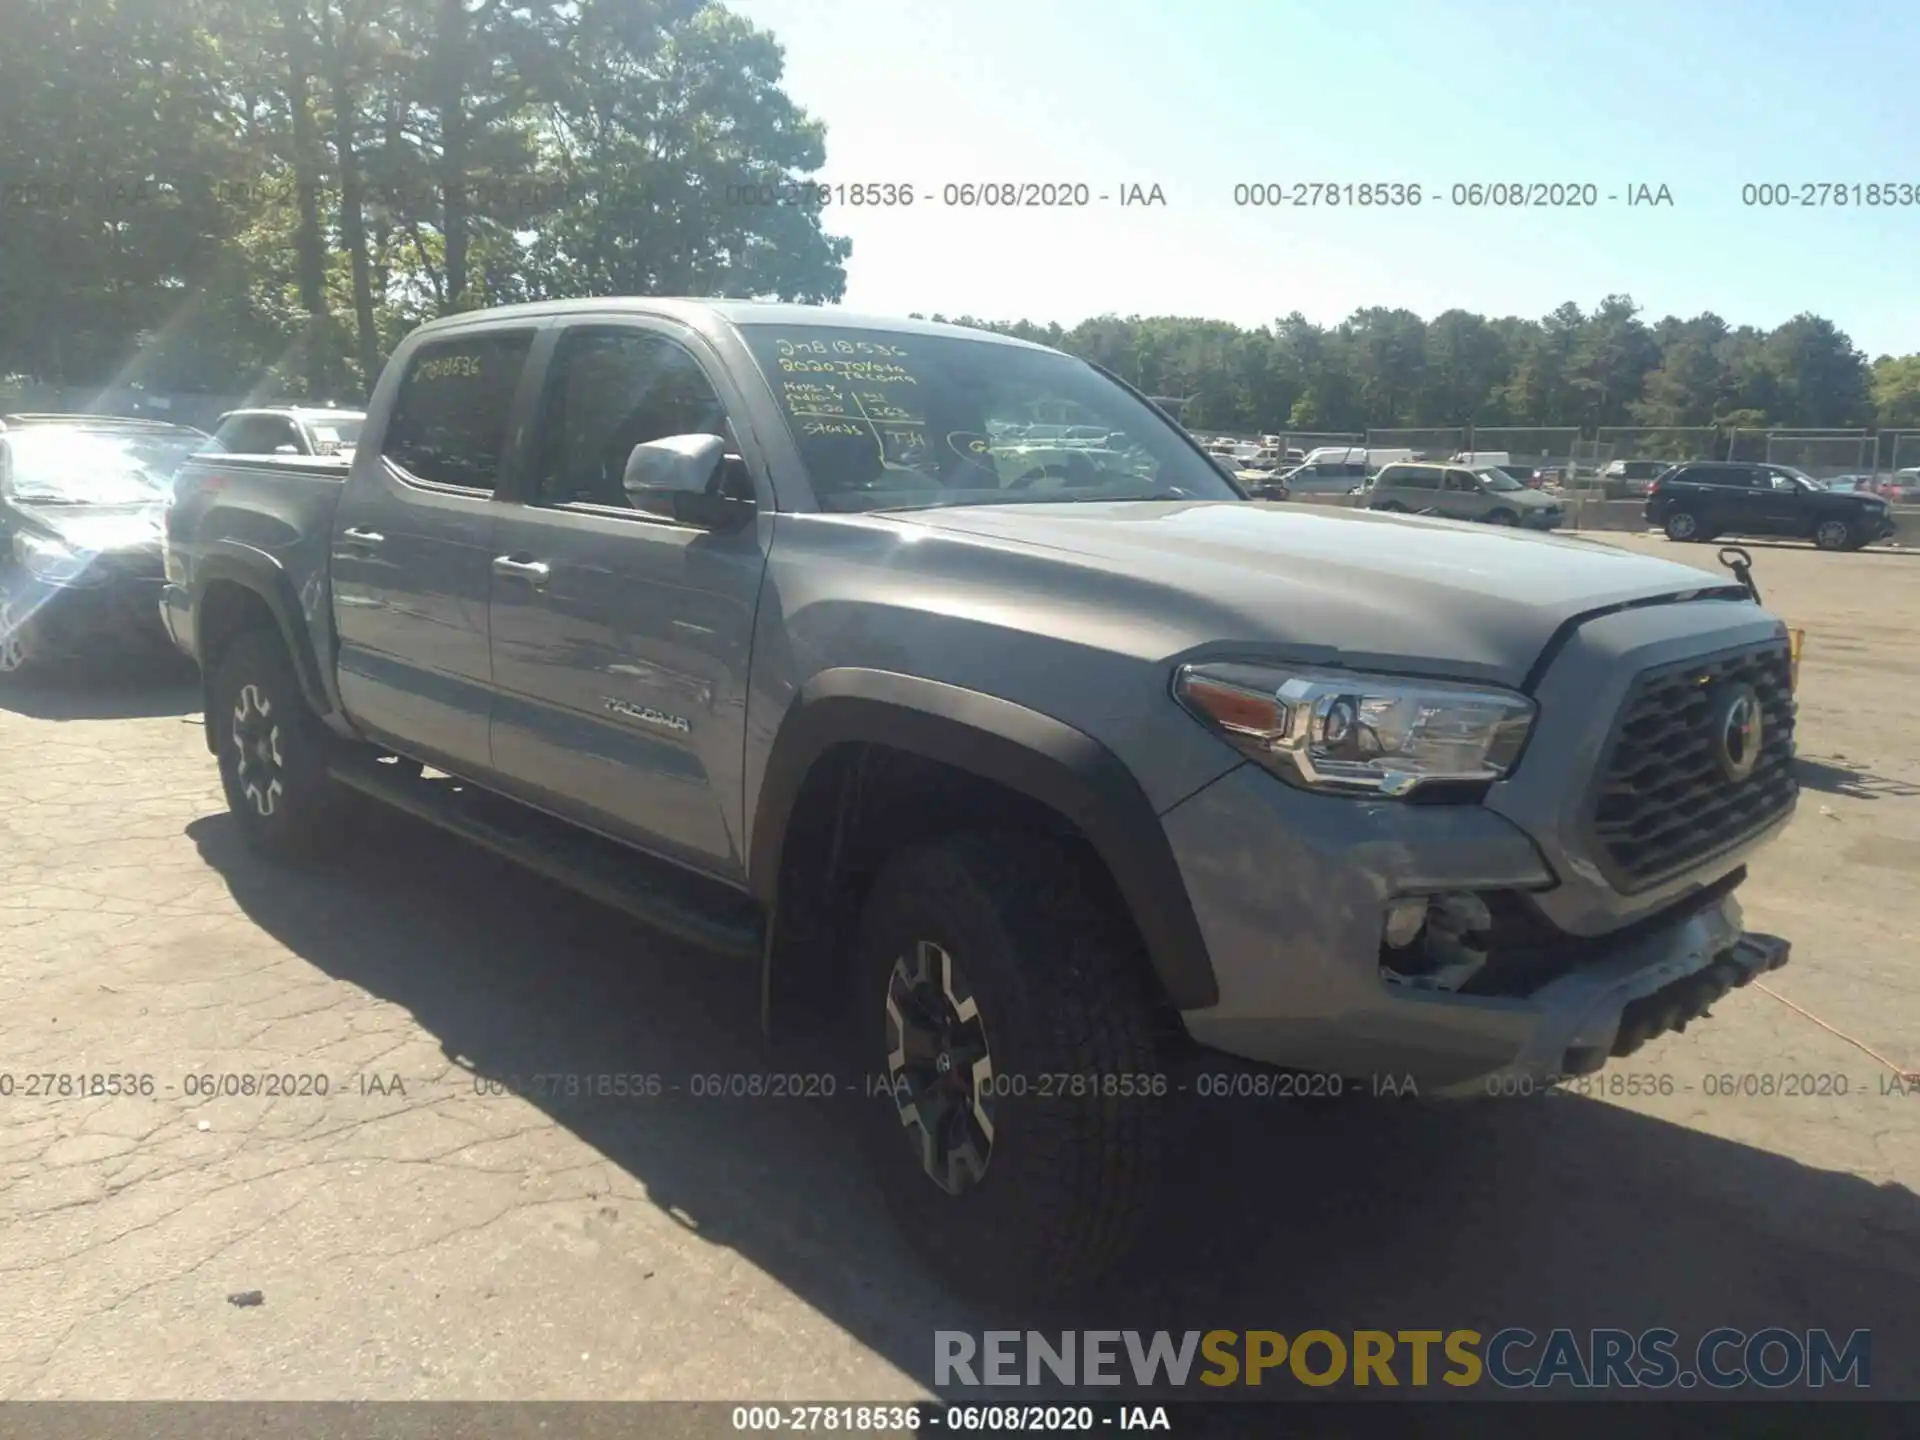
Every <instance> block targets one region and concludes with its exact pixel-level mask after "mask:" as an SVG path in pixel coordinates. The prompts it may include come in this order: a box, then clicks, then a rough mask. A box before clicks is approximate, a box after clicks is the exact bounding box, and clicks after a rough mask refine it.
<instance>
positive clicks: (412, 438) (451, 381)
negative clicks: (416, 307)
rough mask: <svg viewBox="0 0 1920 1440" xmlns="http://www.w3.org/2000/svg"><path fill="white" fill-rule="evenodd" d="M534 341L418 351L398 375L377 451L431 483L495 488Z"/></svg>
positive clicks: (513, 337) (503, 335)
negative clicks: (397, 387) (511, 414)
mask: <svg viewBox="0 0 1920 1440" xmlns="http://www.w3.org/2000/svg"><path fill="white" fill-rule="evenodd" d="M532 344H533V332H531V331H528V330H517V331H504V332H497V333H494V334H490V335H475V336H467V337H463V338H461V339H458V340H446V341H441V342H439V343H437V344H428V345H423V346H421V347H420V349H419V350H417V351H415V352H414V356H413V359H412V361H411V362H410V363H409V364H408V365H407V373H406V374H405V375H403V376H401V378H400V396H399V399H398V401H397V402H396V403H395V405H394V407H393V414H392V416H391V417H390V418H389V419H388V421H387V433H386V437H385V439H384V441H383V442H382V444H381V447H380V453H381V454H382V455H384V456H386V458H387V459H389V460H391V461H392V462H393V463H394V464H395V465H398V466H399V467H400V468H401V469H402V470H404V471H406V472H407V473H408V474H409V475H411V476H413V477H415V478H416V479H420V480H425V481H427V482H429V483H430V484H434V485H457V486H460V487H461V488H462V489H467V490H489V491H490V490H492V489H493V487H494V482H495V481H496V480H498V479H499V475H500V454H501V451H502V449H503V448H504V447H505V444H506V435H507V418H508V412H509V410H511V409H512V406H513V392H514V390H515V389H516V388H517V387H518V386H519V384H520V372H521V370H522V368H523V367H524V366H525V365H526V360H527V351H528V350H529V349H530V348H531V347H532Z"/></svg>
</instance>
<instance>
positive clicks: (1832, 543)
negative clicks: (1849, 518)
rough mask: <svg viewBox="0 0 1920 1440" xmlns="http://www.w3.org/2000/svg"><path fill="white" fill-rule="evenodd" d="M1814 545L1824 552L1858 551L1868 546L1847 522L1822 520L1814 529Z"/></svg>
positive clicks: (1864, 539) (1862, 537) (1863, 538)
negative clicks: (1865, 545)
mask: <svg viewBox="0 0 1920 1440" xmlns="http://www.w3.org/2000/svg"><path fill="white" fill-rule="evenodd" d="M1813 543H1814V544H1815V545H1817V546H1819V547H1820V548H1821V549H1822V550H1857V549H1859V548H1860V547H1861V546H1862V545H1864V544H1866V538H1865V537H1864V536H1857V535H1855V533H1854V528H1853V526H1851V525H1849V524H1848V523H1847V522H1846V521H1845V520H1822V521H1821V522H1820V523H1819V524H1818V525H1816V526H1814V527H1813Z"/></svg>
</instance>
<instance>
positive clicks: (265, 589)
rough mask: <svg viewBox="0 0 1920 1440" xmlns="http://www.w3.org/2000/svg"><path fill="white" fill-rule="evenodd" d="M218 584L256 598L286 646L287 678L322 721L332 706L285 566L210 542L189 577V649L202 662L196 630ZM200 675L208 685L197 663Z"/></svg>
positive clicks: (201, 639)
mask: <svg viewBox="0 0 1920 1440" xmlns="http://www.w3.org/2000/svg"><path fill="white" fill-rule="evenodd" d="M219 584H233V585H238V586H240V588H241V589H243V590H246V591H248V592H250V593H251V594H253V595H255V596H257V597H258V598H259V599H260V600H261V601H262V602H263V603H265V605H266V607H267V609H268V610H269V611H271V612H272V614H273V619H274V627H275V628H276V629H277V630H278V631H279V632H280V639H281V642H282V643H283V644H284V645H285V646H286V647H287V654H288V655H289V656H290V657H292V660H293V673H294V674H295V676H297V677H298V678H299V681H300V691H301V694H302V695H303V696H305V698H306V702H307V704H308V705H310V706H311V707H312V708H313V713H314V714H316V715H319V716H323V717H324V716H327V715H329V714H331V713H332V711H333V702H332V700H331V699H330V698H329V697H328V695H327V687H326V682H325V680H324V679H323V678H322V676H321V673H320V659H319V656H318V655H316V654H315V653H314V648H313V637H312V635H311V634H310V633H309V631H308V629H307V624H306V618H305V612H304V611H303V610H302V609H301V606H300V595H299V592H298V591H297V590H296V589H295V588H294V584H293V580H292V577H290V576H289V575H288V574H287V571H286V567H285V566H283V565H281V564H280V562H279V561H278V560H276V559H274V558H273V556H271V555H269V554H267V553H266V552H265V551H264V550H256V549H254V548H252V547H251V546H247V545H240V544H237V543H235V542H233V541H231V540H221V541H217V542H215V544H214V545H213V547H212V548H211V549H210V550H209V551H208V553H206V554H205V555H202V556H201V557H200V558H199V560H198V562H197V563H196V564H195V565H194V573H193V647H194V653H195V654H196V655H199V656H201V657H205V655H206V653H207V647H206V637H205V636H204V634H203V633H202V631H201V623H202V618H203V617H204V616H205V614H206V597H207V591H208V589H209V588H210V587H212V586H214V585H219ZM201 674H202V675H203V677H204V680H205V683H206V684H208V685H211V684H212V683H213V669H212V667H211V666H209V665H207V664H205V663H204V658H203V662H202V665H201ZM213 743H214V742H213V731H212V728H211V727H209V728H208V731H207V744H208V747H209V748H211V747H212V745H213Z"/></svg>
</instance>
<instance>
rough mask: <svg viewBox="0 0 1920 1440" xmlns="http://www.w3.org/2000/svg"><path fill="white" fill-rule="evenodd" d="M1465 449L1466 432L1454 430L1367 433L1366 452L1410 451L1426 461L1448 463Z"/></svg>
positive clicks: (1453, 428) (1373, 431)
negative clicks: (1367, 450)
mask: <svg viewBox="0 0 1920 1440" xmlns="http://www.w3.org/2000/svg"><path fill="white" fill-rule="evenodd" d="M1466 448H1467V432H1466V431H1465V430H1463V429H1461V428H1459V427H1458V426H1446V425H1443V426H1438V427H1434V428H1429V429H1412V430H1369V431H1367V449H1369V450H1411V451H1412V452H1413V453H1414V454H1415V455H1417V456H1421V457H1423V458H1425V459H1428V460H1448V459H1451V458H1452V457H1453V456H1455V455H1458V454H1459V453H1460V452H1461V451H1462V450H1464V449H1466Z"/></svg>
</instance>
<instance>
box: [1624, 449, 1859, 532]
mask: <svg viewBox="0 0 1920 1440" xmlns="http://www.w3.org/2000/svg"><path fill="white" fill-rule="evenodd" d="M1646 513H1647V523H1648V524H1649V525H1657V526H1659V527H1660V528H1661V529H1662V530H1664V531H1666V533H1667V538H1668V539H1669V540H1712V539H1714V538H1715V537H1716V536H1720V535H1778V536H1784V537H1787V538H1791V539H1798V540H1811V541H1813V543H1814V544H1815V545H1817V546H1819V547H1820V548H1821V549H1822V550H1858V549H1861V548H1862V547H1863V546H1866V545H1871V544H1872V543H1873V542H1874V541H1876V540H1884V539H1886V538H1887V537H1888V536H1890V535H1892V534H1893V532H1894V523H1893V512H1892V510H1891V509H1889V508H1888V506H1887V502H1886V501H1884V500H1882V499H1881V498H1880V497H1879V496H1877V495H1850V494H1836V493H1835V492H1833V491H1831V490H1828V489H1827V488H1826V486H1824V485H1822V484H1821V483H1820V482H1819V481H1818V480H1815V479H1814V478H1813V477H1812V476H1811V475H1808V474H1805V473H1804V472H1802V471H1799V470H1795V469H1794V468H1793V467H1792V466H1790V465H1770V464H1760V463H1758V462H1740V461H1728V460H1693V461H1689V462H1688V463H1687V464H1684V465H1677V466H1675V467H1674V468H1673V469H1671V470H1669V471H1668V472H1667V473H1666V474H1664V475H1662V476H1661V477H1660V478H1659V479H1658V480H1657V481H1655V482H1654V486H1653V490H1652V492H1651V493H1650V494H1649V495H1648V496H1647V512H1646Z"/></svg>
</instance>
